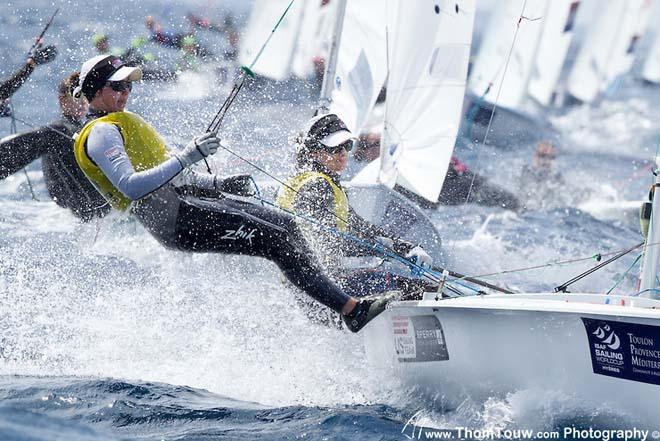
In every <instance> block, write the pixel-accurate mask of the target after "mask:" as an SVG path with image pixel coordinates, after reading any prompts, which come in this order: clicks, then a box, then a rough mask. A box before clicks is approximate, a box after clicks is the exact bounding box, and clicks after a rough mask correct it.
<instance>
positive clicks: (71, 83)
mask: <svg viewBox="0 0 660 441" xmlns="http://www.w3.org/2000/svg"><path fill="white" fill-rule="evenodd" d="M79 81H80V72H73V73H72V74H70V75H69V76H67V77H65V78H64V79H63V80H62V81H60V84H59V86H57V93H58V95H59V96H71V95H73V89H75V88H76V87H77V86H78V82H79Z"/></svg>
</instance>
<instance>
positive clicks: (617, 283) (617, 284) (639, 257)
mask: <svg viewBox="0 0 660 441" xmlns="http://www.w3.org/2000/svg"><path fill="white" fill-rule="evenodd" d="M641 258H642V255H641V254H640V255H639V256H637V258H635V261H634V262H633V263H632V265H630V266H629V267H628V269H627V270H626V271H624V273H623V274H622V275H621V277H619V280H617V281H616V282H614V286H612V287H611V288H610V289H609V290H608V291H607V292H606V293H605V294H607V295H610V293H612V291H614V289H615V288H616V287H617V286H619V284H620V283H621V282H622V281H623V279H624V277H626V275H628V273H629V272H630V270H632V269H633V267H634V266H635V265H637V262H639V260H640V259H641Z"/></svg>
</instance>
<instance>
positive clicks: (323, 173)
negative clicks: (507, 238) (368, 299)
mask: <svg viewBox="0 0 660 441" xmlns="http://www.w3.org/2000/svg"><path fill="white" fill-rule="evenodd" d="M353 141H354V138H353V135H352V134H351V132H350V131H349V130H348V128H347V127H346V125H345V124H344V122H343V121H342V120H341V119H340V118H339V117H338V116H337V115H335V114H327V115H322V116H317V117H314V118H312V119H311V120H310V121H309V122H308V124H307V127H306V129H305V130H304V131H303V132H302V133H301V134H300V136H299V137H298V139H297V155H296V165H297V173H296V174H295V175H294V176H293V177H291V178H290V179H289V180H288V181H287V182H286V185H285V186H283V187H282V191H281V192H280V194H279V196H278V198H277V204H278V205H279V206H280V207H281V208H283V209H285V210H287V211H289V212H294V213H296V214H298V215H300V216H301V217H300V218H299V219H300V223H301V224H302V226H304V227H305V228H304V230H305V233H306V238H307V240H308V241H309V242H310V243H311V245H312V247H313V248H314V249H315V250H317V252H318V254H319V257H320V260H321V262H322V263H323V264H324V266H325V267H326V268H327V269H328V271H329V272H330V273H331V274H332V276H333V278H334V279H335V280H336V281H337V282H338V283H339V285H340V286H341V287H342V289H344V291H347V292H349V293H350V294H352V295H359V294H360V293H366V294H374V293H378V292H385V291H389V290H392V289H400V290H401V291H403V292H404V293H407V294H413V293H419V292H420V291H421V290H422V289H423V283H422V281H421V280H419V279H412V278H409V277H404V276H401V275H396V274H392V273H388V272H384V271H380V270H374V269H360V270H355V269H352V268H348V267H347V266H346V265H345V262H344V261H345V259H344V257H359V256H374V255H376V256H377V255H378V254H377V253H376V252H375V251H374V250H373V248H372V247H370V246H365V245H363V244H362V243H358V241H356V240H354V239H353V238H360V239H362V240H364V241H366V243H367V244H373V243H376V242H380V243H381V244H383V245H385V246H386V247H387V248H389V249H391V250H394V252H396V253H397V254H399V255H401V256H405V257H406V258H407V259H411V260H413V261H416V262H418V264H420V265H422V266H424V267H427V268H430V267H431V265H432V263H433V260H432V259H431V257H430V256H429V255H428V254H427V253H426V252H425V251H424V250H423V249H422V247H420V246H416V245H414V244H411V243H409V242H406V241H404V240H402V239H400V238H398V237H396V236H394V235H392V234H390V233H389V232H388V231H386V230H384V229H382V228H380V227H378V226H376V225H373V224H372V223H370V222H369V221H367V220H366V219H364V218H362V217H360V216H359V215H358V214H357V213H356V212H355V210H353V208H352V207H351V206H350V205H349V201H348V197H347V196H346V192H345V191H344V189H343V187H342V185H341V174H342V172H343V171H344V169H345V168H346V164H347V161H348V152H349V151H350V150H351V148H352V146H353ZM306 219H311V220H312V222H310V221H308V220H306Z"/></svg>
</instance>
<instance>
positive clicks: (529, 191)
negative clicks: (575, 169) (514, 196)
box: [518, 141, 570, 209]
mask: <svg viewBox="0 0 660 441" xmlns="http://www.w3.org/2000/svg"><path fill="white" fill-rule="evenodd" d="M556 156H557V148H556V147H555V146H554V145H553V144H552V143H551V142H550V141H541V142H539V143H538V144H537V146H536V149H535V150H534V157H533V158H532V162H531V164H525V165H524V166H523V168H522V170H521V173H520V179H519V183H518V186H519V193H520V194H521V197H522V198H523V200H524V206H525V208H526V209H539V208H546V207H549V206H565V205H568V204H570V200H569V193H570V192H567V191H566V188H567V187H566V182H565V181H564V177H563V176H562V174H561V173H560V172H559V171H558V170H555V168H554V162H555V158H556Z"/></svg>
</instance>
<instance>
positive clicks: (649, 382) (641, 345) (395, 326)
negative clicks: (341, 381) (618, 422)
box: [365, 293, 660, 423]
mask: <svg viewBox="0 0 660 441" xmlns="http://www.w3.org/2000/svg"><path fill="white" fill-rule="evenodd" d="M436 295H437V294H435V293H427V294H426V295H425V297H424V299H423V300H422V301H419V302H411V301H408V302H398V303H395V304H393V305H392V308H391V309H389V310H388V311H386V312H385V313H384V314H382V316H381V317H378V318H377V319H376V320H374V322H373V323H372V324H370V326H368V327H367V328H365V334H366V337H365V338H366V339H367V343H368V344H367V345H366V346H367V348H369V353H368V355H369V358H370V360H371V361H372V362H373V363H375V365H376V366H379V367H386V368H387V369H391V370H392V371H393V373H394V375H396V376H397V377H399V378H400V379H401V380H402V381H403V382H404V383H405V384H406V385H409V386H413V387H417V388H419V389H421V390H423V391H426V392H428V393H429V394H432V395H433V396H439V397H441V402H442V403H443V404H444V405H446V406H447V407H449V408H452V407H456V406H458V405H459V404H460V403H461V402H462V401H463V400H465V399H466V398H471V399H475V400H480V401H482V402H483V401H485V400H486V399H488V398H489V397H493V396H504V395H506V394H507V393H512V392H516V391H524V390H530V389H531V390H541V391H552V392H560V393H562V394H565V395H567V396H568V397H571V398H574V399H575V402H576V403H578V404H579V406H580V407H582V406H584V407H583V408H584V409H587V410H598V411H603V412H607V411H616V412H617V413H619V414H620V413H625V414H629V415H630V416H631V417H632V418H634V419H635V420H637V419H639V420H640V421H641V422H643V423H652V422H655V423H657V421H658V420H660V406H659V405H658V403H660V301H658V300H651V299H647V298H640V297H621V296H606V295H598V294H512V295H486V296H465V297H456V298H450V299H439V300H436Z"/></svg>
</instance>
